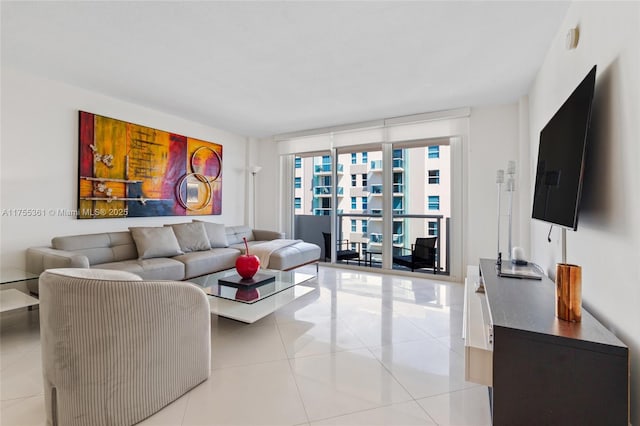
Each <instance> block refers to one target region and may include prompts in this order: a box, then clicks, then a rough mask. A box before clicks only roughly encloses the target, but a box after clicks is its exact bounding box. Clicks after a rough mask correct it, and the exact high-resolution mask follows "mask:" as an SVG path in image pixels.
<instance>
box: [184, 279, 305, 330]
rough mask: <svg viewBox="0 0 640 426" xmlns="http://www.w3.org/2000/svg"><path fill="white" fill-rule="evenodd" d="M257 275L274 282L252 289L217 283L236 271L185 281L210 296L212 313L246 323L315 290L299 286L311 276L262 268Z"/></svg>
mask: <svg viewBox="0 0 640 426" xmlns="http://www.w3.org/2000/svg"><path fill="white" fill-rule="evenodd" d="M260 273H262V274H266V275H273V276H274V277H275V281H271V282H267V283H265V284H258V285H252V286H238V285H226V284H223V283H221V282H219V280H220V278H225V277H229V276H232V275H235V274H236V270H235V269H228V270H226V271H221V272H216V273H215V274H209V275H203V276H201V277H196V278H191V279H189V280H187V281H188V282H190V283H193V284H196V285H197V286H199V287H202V289H203V290H204V291H205V292H206V293H207V294H208V295H209V296H210V299H209V304H210V305H211V312H212V313H214V314H216V315H219V316H221V317H225V318H231V319H234V320H237V321H241V322H245V323H249V324H250V323H253V322H256V321H258V320H259V319H261V318H264V317H266V316H267V315H269V314H271V313H273V312H274V311H276V310H277V309H278V308H280V307H282V306H284V305H286V304H288V303H290V302H292V301H293V300H295V299H297V298H298V297H301V296H304V295H305V294H308V293H311V292H312V291H313V290H315V289H314V288H313V287H309V286H304V285H300V284H302V283H304V282H305V281H308V280H310V279H312V278H314V275H310V274H303V273H301V272H295V271H276V270H271V269H261V270H260Z"/></svg>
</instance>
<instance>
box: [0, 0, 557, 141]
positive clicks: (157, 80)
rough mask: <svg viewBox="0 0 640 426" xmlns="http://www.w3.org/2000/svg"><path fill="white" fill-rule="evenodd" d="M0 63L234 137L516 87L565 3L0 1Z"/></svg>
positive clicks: (531, 71)
mask: <svg viewBox="0 0 640 426" xmlns="http://www.w3.org/2000/svg"><path fill="white" fill-rule="evenodd" d="M1 7H2V10H1V12H2V64H3V66H10V67H14V68H17V69H21V70H25V71H27V72H29V73H35V74H39V75H44V76H46V77H47V78H51V79H55V80H61V81H64V82H67V83H70V84H73V85H76V86H80V87H83V88H87V89H90V90H93V91H96V92H101V93H104V94H107V95H109V96H112V97H115V98H119V99H123V100H126V101H129V102H133V103H136V104H139V105H143V106H146V107H149V108H153V109H155V110H159V111H163V112H166V113H169V114H173V115H176V116H181V117H185V118H188V119H190V120H193V121H198V122H201V123H205V124H207V125H210V126H212V127H217V128H221V129H226V130H229V131H232V132H235V133H238V134H241V135H245V136H254V137H263V136H271V135H274V134H278V133H284V132H291V131H297V130H305V129H312V128H318V127H325V126H331V125H338V124H344V123H351V122H358V121H364V120H373V119H379V118H385V117H393V116H400V115H407V114H415V113H421V112H430V111H437V110H443V109H449V108H456V107H463V106H482V105H491V104H500V103H509V102H515V101H516V100H517V99H518V98H519V97H520V96H522V95H523V94H526V93H527V91H528V88H529V86H530V85H531V83H532V81H533V78H534V76H535V73H536V72H537V70H538V68H539V67H540V65H541V63H542V61H543V58H544V54H545V52H546V51H547V49H548V47H549V44H550V43H551V40H552V38H553V36H554V35H555V34H556V32H557V30H558V27H559V25H560V23H561V22H562V19H563V17H564V14H565V12H566V9H567V7H568V3H566V2H547V1H532V2H522V1H513V2H506V1H498V2H482V1H477V2H476V1H474V2H432V1H425V2H398V1H393V2H392V1H387V2H212V1H201V2H149V1H140V2H76V1H74V2H37V3H36V2H6V1H2V6H1Z"/></svg>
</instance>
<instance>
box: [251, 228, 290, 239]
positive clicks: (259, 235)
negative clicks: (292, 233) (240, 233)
mask: <svg viewBox="0 0 640 426" xmlns="http://www.w3.org/2000/svg"><path fill="white" fill-rule="evenodd" d="M253 237H254V238H255V239H256V241H271V240H277V239H278V238H284V237H285V233H284V232H277V231H267V230H264V229H254V230H253Z"/></svg>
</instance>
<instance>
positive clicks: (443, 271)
mask: <svg viewBox="0 0 640 426" xmlns="http://www.w3.org/2000/svg"><path fill="white" fill-rule="evenodd" d="M321 199H322V198H318V200H321ZM313 207H314V208H313V212H314V214H316V215H318V216H324V215H330V213H331V209H330V208H328V207H316V206H313ZM381 215H382V209H381V208H379V207H377V208H373V209H371V210H368V211H366V212H362V213H360V212H355V211H350V212H348V213H344V211H343V210H342V209H337V220H336V225H337V229H336V233H337V235H338V236H339V238H348V239H349V238H350V237H353V236H357V237H358V238H357V239H360V238H364V239H367V238H368V241H366V242H367V243H368V245H369V247H370V249H366V250H365V247H367V246H366V245H365V241H361V245H360V247H361V248H362V250H363V251H362V252H361V253H360V254H361V260H363V259H364V260H365V262H364V266H367V267H374V268H375V267H378V268H379V267H381V265H382V260H383V258H385V260H386V261H390V260H391V257H392V253H393V254H396V250H400V249H402V252H403V253H406V252H407V250H410V248H411V245H412V244H414V242H415V239H416V238H417V237H428V236H435V237H437V238H438V240H437V244H436V262H437V263H436V268H435V273H436V274H438V275H449V274H450V273H451V271H450V244H449V241H450V219H449V218H445V217H443V216H442V215H423V214H404V213H400V209H394V212H393V217H392V219H393V223H394V224H396V223H398V221H400V222H403V221H407V220H410V221H414V222H412V223H407V224H405V225H406V226H407V227H406V228H405V227H404V226H403V227H402V228H396V227H395V225H394V230H395V231H397V233H394V234H392V245H393V252H392V253H386V252H385V253H383V248H384V244H383V242H384V239H383V236H382V233H381V232H380V229H381V228H380V226H379V225H380V221H381V220H382V216H381ZM298 216H305V215H299V214H296V217H298ZM353 219H355V220H364V221H368V224H367V225H368V226H366V227H365V226H364V224H363V225H362V228H361V230H362V233H360V232H356V233H353V232H351V233H349V232H348V231H347V229H349V230H350V229H352V228H351V227H350V226H349V223H350V221H351V220H353ZM415 221H418V222H415ZM432 222H437V224H436V226H434V227H433V229H432V227H431V226H430V225H431V223H432ZM317 223H318V226H317V227H313V229H312V231H311V232H312V233H314V234H315V233H318V232H319V230H324V232H329V229H330V228H329V226H328V225H327V224H328V222H326V219H321V218H318V222H317ZM297 229H298V228H297ZM299 229H304V232H306V230H308V229H309V227H308V225H305V226H304V227H301V228H299ZM357 229H359V228H357ZM343 231H344V232H345V233H346V235H345V234H343ZM398 231H399V232H398ZM297 232H298V230H296V235H297ZM367 232H368V234H367ZM343 235H344V236H343ZM314 238H315V237H314ZM351 239H353V238H351ZM376 251H377V252H378V253H379V254H378V255H377V256H378V257H377V258H376V260H375V261H372V258H373V256H372V255H371V253H374V252H376ZM398 252H399V251H398ZM387 257H388V259H386V258H387ZM367 259H368V263H367ZM391 265H392V266H391V268H392V269H402V266H401V265H400V266H398V265H397V264H396V263H392V264H391ZM415 272H424V273H429V274H433V273H434V270H433V269H429V268H424V269H421V270H420V271H418V270H416V271H415Z"/></svg>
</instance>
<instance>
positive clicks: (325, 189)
mask: <svg viewBox="0 0 640 426" xmlns="http://www.w3.org/2000/svg"><path fill="white" fill-rule="evenodd" d="M332 189H333V187H332V186H316V187H314V188H313V195H315V196H319V197H322V196H324V197H326V196H330V195H331V194H332ZM337 195H338V196H342V195H344V188H343V187H341V186H339V187H338V190H337Z"/></svg>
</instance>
